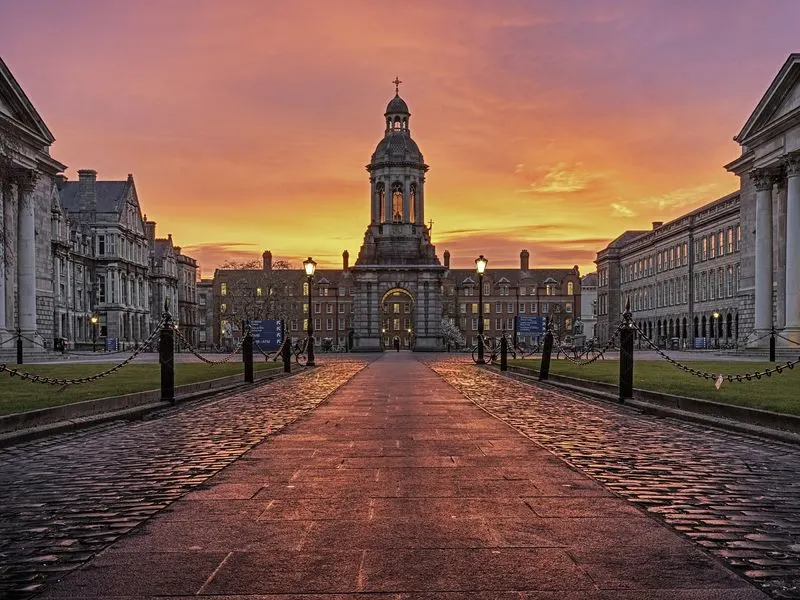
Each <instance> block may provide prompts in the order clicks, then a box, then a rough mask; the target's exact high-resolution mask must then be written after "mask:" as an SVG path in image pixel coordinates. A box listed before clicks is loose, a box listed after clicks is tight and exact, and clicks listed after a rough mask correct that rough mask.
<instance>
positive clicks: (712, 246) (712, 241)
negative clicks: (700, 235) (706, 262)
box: [708, 233, 717, 258]
mask: <svg viewBox="0 0 800 600" xmlns="http://www.w3.org/2000/svg"><path fill="white" fill-rule="evenodd" d="M716 248H717V236H716V235H715V234H713V233H712V234H711V235H710V236H709V238H708V257H709V258H714V257H715V256H716Z"/></svg>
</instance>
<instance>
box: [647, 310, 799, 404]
mask: <svg viewBox="0 0 800 600" xmlns="http://www.w3.org/2000/svg"><path fill="white" fill-rule="evenodd" d="M634 329H636V331H637V332H638V333H639V337H640V338H641V339H642V340H644V342H645V344H647V345H648V346H649V347H650V349H651V350H653V351H654V352H656V354H658V355H659V356H660V357H661V358H663V359H664V360H666V361H667V362H669V363H671V364H672V365H674V366H675V367H677V368H678V369H680V370H681V371H683V372H685V373H689V374H690V375H694V376H695V377H699V378H701V379H707V380H711V381H714V382H715V385H716V387H717V389H719V387H720V386H721V385H722V382H723V381H728V382H734V381H735V382H738V383H743V382H747V381H753V380H756V381H758V380H760V379H761V378H762V377H772V374H773V373H778V374H779V375H780V374H781V373H783V372H784V370H786V369H790V370H791V369H794V366H795V365H796V364H798V363H800V357H798V359H797V360H789V361H786V363H785V364H778V365H775V366H774V367H772V368H770V369H764V370H763V371H754V372H747V373H737V374H725V373H709V372H708V371H702V370H700V369H695V368H693V367H690V366H688V365H685V364H683V363H681V362H679V361H677V360H675V359H674V358H672V357H671V356H669V355H668V354H667V353H666V352H664V351H663V350H661V348H659V347H658V345H657V344H656V343H655V342H653V340H651V339H650V338H649V337H647V335H646V334H645V332H644V331H642V330H641V329H640V328H639V327H638V326H637V325H634ZM767 335H770V334H767Z"/></svg>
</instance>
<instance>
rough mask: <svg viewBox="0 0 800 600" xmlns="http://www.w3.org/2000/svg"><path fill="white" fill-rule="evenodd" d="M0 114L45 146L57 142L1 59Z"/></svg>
mask: <svg viewBox="0 0 800 600" xmlns="http://www.w3.org/2000/svg"><path fill="white" fill-rule="evenodd" d="M0 113H2V114H3V115H5V116H6V117H9V118H10V120H11V121H12V122H13V123H14V125H15V126H17V127H19V128H21V129H23V130H25V131H26V132H27V133H28V134H30V135H33V136H34V137H35V138H37V139H38V140H39V141H41V142H42V143H43V144H44V145H45V146H49V145H50V144H52V143H53V142H54V141H55V137H53V134H52V133H51V132H50V130H49V129H48V128H47V125H45V123H44V120H43V119H42V117H41V116H40V115H39V113H38V112H36V109H35V108H34V107H33V103H32V102H31V101H30V100H29V99H28V97H27V96H26V95H25V92H23V91H22V87H20V85H19V83H17V80H16V79H14V76H13V75H12V74H11V70H10V69H9V68H8V66H6V63H5V62H3V59H2V58H0Z"/></svg>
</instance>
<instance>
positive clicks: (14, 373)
mask: <svg viewBox="0 0 800 600" xmlns="http://www.w3.org/2000/svg"><path fill="white" fill-rule="evenodd" d="M163 323H164V321H162V322H161V323H159V324H158V326H157V327H156V328H155V329H154V330H153V332H152V333H151V334H150V337H148V338H147V339H146V340H145V341H144V342H142V343H141V344H140V345H139V347H138V348H136V349H135V350H134V351H133V353H132V354H131V355H130V356H129V357H128V358H126V359H125V360H123V361H122V362H121V363H119V364H116V365H114V366H113V367H111V368H109V369H106V370H105V371H101V372H99V373H95V374H94V375H87V376H86V377H74V378H71V379H60V378H57V377H46V376H43V375H37V374H35V373H30V372H28V371H24V370H22V369H18V368H14V367H9V366H8V365H7V364H5V363H0V373H8V374H9V376H10V377H19V378H20V379H22V380H23V381H30V382H32V383H44V384H48V385H53V386H56V385H57V386H60V388H61V389H59V391H62V390H64V389H66V388H67V387H68V386H70V385H77V384H81V383H90V382H92V381H97V380H98V379H102V378H103V377H107V376H109V375H111V374H112V373H116V372H117V371H119V370H120V369H121V368H122V367H124V366H126V365H128V364H130V363H131V362H132V361H133V360H134V359H135V358H136V357H137V356H139V354H141V353H142V352H144V350H145V348H147V347H148V346H149V344H150V343H151V342H152V341H153V340H154V339H155V338H156V336H157V335H158V334H159V333H160V331H161V326H162V325H163Z"/></svg>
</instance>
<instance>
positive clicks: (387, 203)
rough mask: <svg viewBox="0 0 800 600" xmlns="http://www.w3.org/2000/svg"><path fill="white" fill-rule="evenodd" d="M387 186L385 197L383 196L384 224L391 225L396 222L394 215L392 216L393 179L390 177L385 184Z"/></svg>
mask: <svg viewBox="0 0 800 600" xmlns="http://www.w3.org/2000/svg"><path fill="white" fill-rule="evenodd" d="M384 185H385V186H386V187H385V188H384V195H383V210H384V213H383V221H384V223H391V222H392V221H393V220H394V214H392V195H393V194H392V178H391V177H389V178H388V180H387V181H385V182H384Z"/></svg>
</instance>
